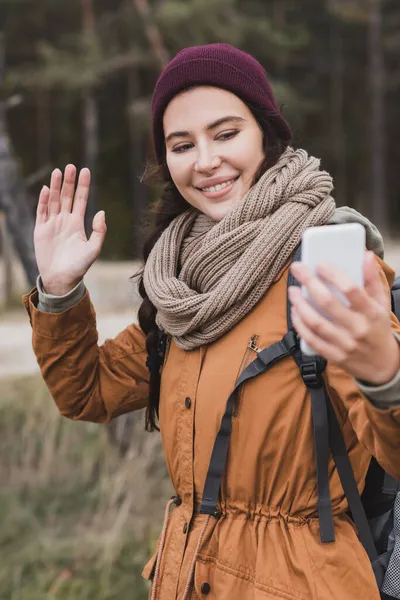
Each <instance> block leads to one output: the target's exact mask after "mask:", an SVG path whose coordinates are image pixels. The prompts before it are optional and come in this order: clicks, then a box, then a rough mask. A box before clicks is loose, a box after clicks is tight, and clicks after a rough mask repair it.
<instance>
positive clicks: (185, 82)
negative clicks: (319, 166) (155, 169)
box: [152, 44, 291, 164]
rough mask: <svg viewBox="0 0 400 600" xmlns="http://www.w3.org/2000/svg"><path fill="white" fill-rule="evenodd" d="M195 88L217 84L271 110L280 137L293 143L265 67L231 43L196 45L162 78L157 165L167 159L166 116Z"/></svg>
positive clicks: (157, 94)
mask: <svg viewBox="0 0 400 600" xmlns="http://www.w3.org/2000/svg"><path fill="white" fill-rule="evenodd" d="M195 85H213V86H216V87H219V88H223V89H225V90H228V91H230V92H233V93H234V94H236V95H237V96H238V97H239V98H240V99H241V100H243V101H244V102H246V103H249V104H251V105H252V106H254V107H256V108H260V109H263V110H265V111H268V112H269V113H270V115H271V117H272V118H273V120H274V125H275V128H276V129H277V130H278V131H279V135H280V137H281V138H282V139H283V140H284V141H286V142H288V143H289V142H290V139H291V131H290V127H289V125H288V124H287V123H286V121H285V120H284V118H283V117H282V115H281V113H280V111H279V108H278V105H277V103H276V101H275V98H274V96H273V93H272V88H271V86H270V84H269V82H268V79H267V74H266V72H265V70H264V68H263V67H262V66H261V64H260V63H259V62H258V61H257V60H256V59H255V58H254V57H253V56H251V55H250V54H246V52H243V51H242V50H239V49H238V48H235V47H234V46H231V45H230V44H208V45H206V46H192V47H190V48H185V49H184V50H181V51H180V52H178V54H177V55H176V56H175V57H174V58H173V59H172V60H171V62H170V63H169V64H168V65H167V66H166V67H165V69H164V70H163V71H162V73H161V75H160V76H159V78H158V81H157V83H156V87H155V90H154V94H153V102H152V117H153V143H154V151H155V155H156V159H157V162H158V163H159V164H161V162H162V159H163V156H164V130H163V115H164V111H165V109H166V108H167V105H168V103H169V102H170V101H171V100H172V98H173V97H174V96H176V94H178V93H179V92H182V91H183V90H185V89H188V88H190V87H192V86H195Z"/></svg>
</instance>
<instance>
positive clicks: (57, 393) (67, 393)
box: [23, 288, 148, 423]
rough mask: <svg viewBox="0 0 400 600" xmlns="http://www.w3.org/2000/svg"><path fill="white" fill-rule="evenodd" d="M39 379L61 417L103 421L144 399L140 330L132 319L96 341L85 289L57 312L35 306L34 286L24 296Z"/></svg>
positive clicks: (134, 407) (143, 352) (145, 379)
mask: <svg viewBox="0 0 400 600" xmlns="http://www.w3.org/2000/svg"><path fill="white" fill-rule="evenodd" d="M23 302H24V306H25V309H26V311H27V313H28V316H29V320H30V323H31V326H32V345H33V350H34V352H35V355H36V358H37V361H38V364H39V366H40V370H41V373H42V376H43V379H44V381H45V383H46V385H47V387H48V388H49V390H50V393H51V395H52V397H53V398H54V401H55V403H56V404H57V407H58V409H59V411H60V413H61V414H62V415H63V416H66V417H69V418H71V419H75V420H84V421H95V422H98V423H108V422H109V421H110V420H111V419H112V418H113V417H116V416H118V415H121V414H123V413H127V412H130V411H133V410H138V409H141V408H144V407H145V406H146V405H147V402H148V370H147V367H146V358H147V353H146V349H145V335H144V333H143V332H142V330H141V329H140V328H139V327H138V326H137V325H135V324H132V325H129V327H127V328H126V329H125V330H124V331H122V332H121V333H120V334H119V335H117V337H115V338H114V339H108V340H106V341H105V342H104V344H102V345H101V346H99V345H98V343H97V342H98V334H97V328H96V315H95V311H94V308H93V305H92V303H91V301H90V296H89V292H88V291H87V290H85V293H84V295H83V297H82V298H81V299H80V300H79V301H78V302H77V303H75V304H74V305H73V306H71V307H69V308H68V309H67V310H64V311H63V312H59V313H50V312H42V311H40V310H38V309H37V308H36V306H37V304H38V291H37V289H36V288H34V289H33V290H32V291H31V292H30V293H29V294H26V295H25V296H23Z"/></svg>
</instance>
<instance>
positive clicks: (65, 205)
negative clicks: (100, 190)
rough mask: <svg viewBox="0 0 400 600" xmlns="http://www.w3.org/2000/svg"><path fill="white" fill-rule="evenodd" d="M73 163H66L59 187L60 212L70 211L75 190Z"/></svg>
mask: <svg viewBox="0 0 400 600" xmlns="http://www.w3.org/2000/svg"><path fill="white" fill-rule="evenodd" d="M75 177H76V168H75V165H67V166H66V167H65V171H64V181H63V185H62V188H61V212H71V208H72V200H73V198H74V191H75Z"/></svg>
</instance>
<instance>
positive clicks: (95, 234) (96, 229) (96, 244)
mask: <svg viewBox="0 0 400 600" xmlns="http://www.w3.org/2000/svg"><path fill="white" fill-rule="evenodd" d="M92 227H93V231H92V234H91V236H90V238H89V240H88V244H89V245H90V246H91V249H92V250H93V251H94V252H96V254H100V250H101V247H102V245H103V242H104V238H105V236H106V233H107V225H106V215H105V213H104V210H100V211H99V212H98V213H96V214H95V216H94V217H93V223H92Z"/></svg>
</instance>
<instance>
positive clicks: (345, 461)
mask: <svg viewBox="0 0 400 600" xmlns="http://www.w3.org/2000/svg"><path fill="white" fill-rule="evenodd" d="M325 394H326V405H327V407H328V418H329V444H330V447H331V450H332V455H333V459H334V461H335V465H336V468H337V470H338V473H339V477H340V481H341V483H342V487H343V491H344V493H345V496H346V498H347V502H348V503H349V507H350V510H351V515H352V518H353V521H354V523H355V525H356V527H357V532H358V535H359V538H360V541H361V543H362V545H363V546H364V548H365V551H366V552H367V554H368V556H369V559H370V561H371V562H374V561H375V560H377V558H378V553H377V551H376V548H375V544H374V540H373V538H372V534H371V529H370V527H369V523H368V519H367V516H366V514H365V510H364V507H363V504H362V501H361V497H360V494H359V492H358V488H357V483H356V480H355V478H354V473H353V468H352V466H351V462H350V458H349V455H348V452H347V448H346V444H345V441H344V439H343V434H342V430H341V429H340V425H339V421H338V420H337V417H336V413H335V411H334V408H333V406H332V402H331V400H330V398H329V395H328V393H327V391H326V389H325Z"/></svg>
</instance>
